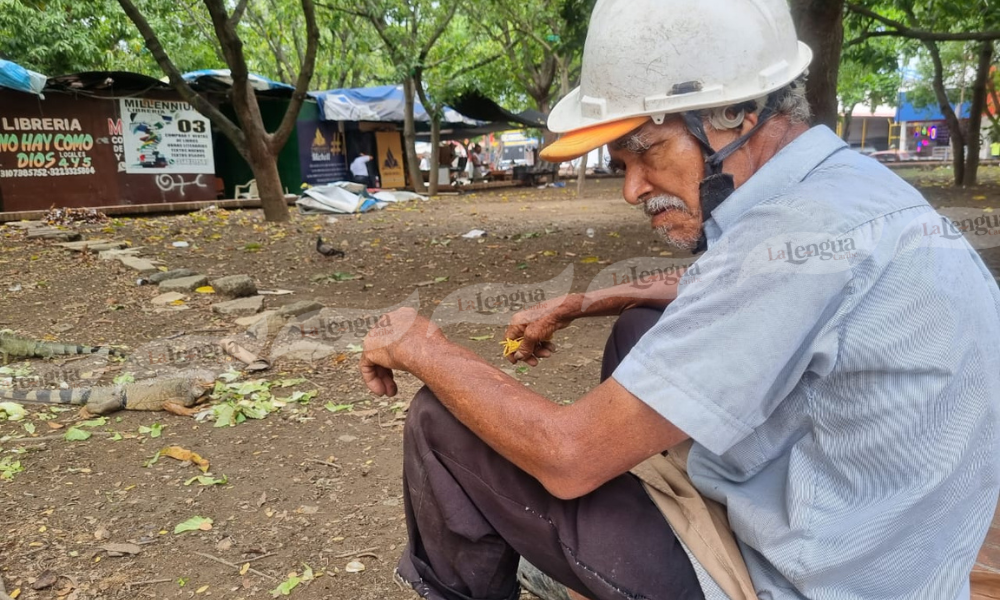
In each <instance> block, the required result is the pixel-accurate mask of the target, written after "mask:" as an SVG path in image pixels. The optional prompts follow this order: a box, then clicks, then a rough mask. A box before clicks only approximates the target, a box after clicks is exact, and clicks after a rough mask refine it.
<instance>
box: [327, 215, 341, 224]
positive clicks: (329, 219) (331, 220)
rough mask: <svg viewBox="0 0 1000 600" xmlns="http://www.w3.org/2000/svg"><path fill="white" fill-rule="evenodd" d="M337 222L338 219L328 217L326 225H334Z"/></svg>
mask: <svg viewBox="0 0 1000 600" xmlns="http://www.w3.org/2000/svg"><path fill="white" fill-rule="evenodd" d="M337 221H338V219H337V217H327V218H326V224H327V225H333V224H334V223H336V222H337Z"/></svg>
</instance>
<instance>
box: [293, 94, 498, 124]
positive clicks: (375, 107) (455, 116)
mask: <svg viewBox="0 0 1000 600" xmlns="http://www.w3.org/2000/svg"><path fill="white" fill-rule="evenodd" d="M309 95H310V96H311V97H313V98H315V99H316V103H317V104H319V115H320V117H319V118H320V120H322V121H375V122H391V123H402V122H403V114H404V106H405V101H404V98H403V86H400V85H383V86H380V87H371V88H353V89H343V90H328V91H325V92H309ZM413 115H414V118H415V119H416V121H417V122H420V123H429V122H430V120H431V119H430V116H429V115H428V114H427V110H426V109H425V108H424V105H423V104H421V103H420V100H419V99H414V105H413ZM444 123H445V124H453V125H454V124H463V125H469V126H473V127H474V126H477V125H482V124H483V122H481V121H475V120H473V119H469V118H467V117H464V116H462V115H461V114H459V113H458V112H457V111H455V110H454V109H451V108H448V107H445V109H444Z"/></svg>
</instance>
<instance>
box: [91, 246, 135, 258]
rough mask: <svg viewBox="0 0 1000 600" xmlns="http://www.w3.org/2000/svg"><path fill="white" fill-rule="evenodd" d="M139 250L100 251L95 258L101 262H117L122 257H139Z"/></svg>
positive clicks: (116, 249) (114, 249)
mask: <svg viewBox="0 0 1000 600" xmlns="http://www.w3.org/2000/svg"><path fill="white" fill-rule="evenodd" d="M139 250H140V249H139V248H113V249H111V250H101V251H100V252H98V253H97V257H98V258H100V259H101V260H118V259H119V258H121V257H122V256H139Z"/></svg>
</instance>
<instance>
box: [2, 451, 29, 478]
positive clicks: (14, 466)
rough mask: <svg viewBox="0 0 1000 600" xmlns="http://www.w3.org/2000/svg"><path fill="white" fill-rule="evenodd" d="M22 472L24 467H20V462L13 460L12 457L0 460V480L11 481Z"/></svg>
mask: <svg viewBox="0 0 1000 600" xmlns="http://www.w3.org/2000/svg"><path fill="white" fill-rule="evenodd" d="M22 472H24V467H22V466H21V461H19V460H14V457H13V456H5V457H3V458H0V480H2V481H11V480H12V479H14V475H17V474H18V473H22Z"/></svg>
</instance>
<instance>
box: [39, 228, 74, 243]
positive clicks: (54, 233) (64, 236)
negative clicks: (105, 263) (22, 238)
mask: <svg viewBox="0 0 1000 600" xmlns="http://www.w3.org/2000/svg"><path fill="white" fill-rule="evenodd" d="M27 237H28V239H29V240H36V239H40V240H58V241H60V242H72V241H74V240H78V239H80V238H81V237H83V236H81V235H80V232H79V231H62V230H60V229H50V228H48V227H36V228H34V229H30V230H28V236H27Z"/></svg>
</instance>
